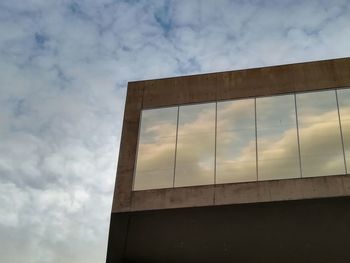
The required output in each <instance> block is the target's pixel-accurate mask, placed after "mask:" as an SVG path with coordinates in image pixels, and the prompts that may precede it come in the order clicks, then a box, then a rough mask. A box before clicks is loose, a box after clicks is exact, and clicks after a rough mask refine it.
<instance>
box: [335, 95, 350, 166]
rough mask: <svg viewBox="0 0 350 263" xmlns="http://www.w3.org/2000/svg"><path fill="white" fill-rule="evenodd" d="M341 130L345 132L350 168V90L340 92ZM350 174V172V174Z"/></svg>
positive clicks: (344, 138) (346, 154)
mask: <svg viewBox="0 0 350 263" xmlns="http://www.w3.org/2000/svg"><path fill="white" fill-rule="evenodd" d="M337 92H338V102H339V113H340V121H341V128H342V132H343V141H344V150H345V157H346V167H347V170H348V171H349V168H350V89H342V90H338V91H337ZM348 173H349V172H348Z"/></svg>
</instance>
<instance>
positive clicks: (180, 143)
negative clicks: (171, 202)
mask: <svg viewBox="0 0 350 263" xmlns="http://www.w3.org/2000/svg"><path fill="white" fill-rule="evenodd" d="M215 109H216V103H206V104H196V105H188V106H180V109H179V127H178V138H177V152H176V168H175V187H178V186H190V185H205V184H213V183H214V159H215Z"/></svg>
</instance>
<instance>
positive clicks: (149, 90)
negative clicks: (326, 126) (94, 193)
mask: <svg viewBox="0 0 350 263" xmlns="http://www.w3.org/2000/svg"><path fill="white" fill-rule="evenodd" d="M347 86H349V87H350V58H344V59H334V60H326V61H317V62H308V63H299V64H291V65H282V66H273V67H265V68H256V69H247V70H238V71H229V72H219V73H210V74H202V75H194V76H185V77H175V78H166V79H159V80H145V81H138V82H130V83H129V84H128V92H127V98H126V104H125V112H124V122H123V130H122V136H121V145H120V153H119V160H118V169H117V177H116V186H115V193H114V200H113V208H112V212H117V213H118V212H128V211H138V210H152V209H161V208H180V207H193V206H211V205H222V204H237V203H255V202H267V201H280V200H297V199H308V198H322V197H334V196H348V195H350V179H349V178H348V177H347V176H346V175H340V176H329V177H321V178H304V179H290V180H281V181H265V182H249V183H238V184H225V185H210V186H193V187H182V188H169V189H161V190H147V191H136V192H133V191H131V190H132V181H133V173H134V164H135V157H136V149H137V136H138V129H139V121H140V113H141V110H142V109H147V108H155V107H160V106H171V105H179V104H181V105H183V104H188V103H199V102H211V101H218V100H225V99H238V98H247V97H258V96H270V95H276V94H283V93H290V92H301V91H312V90H321V89H330V88H338V87H347Z"/></svg>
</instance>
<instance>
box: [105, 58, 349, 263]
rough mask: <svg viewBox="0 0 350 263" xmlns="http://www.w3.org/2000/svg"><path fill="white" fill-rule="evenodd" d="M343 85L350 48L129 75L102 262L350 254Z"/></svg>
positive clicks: (317, 258)
mask: <svg viewBox="0 0 350 263" xmlns="http://www.w3.org/2000/svg"><path fill="white" fill-rule="evenodd" d="M348 87H350V59H349V58H344V59H334V60H326V61H317V62H308V63H299V64H291V65H282V66H273V67H265V68H256V69H247V70H239V71H230V72H220V73H210V74H203V75H194V76H185V77H175V78H167V79H159V80H146V81H137V82H130V83H129V84H128V92H127V99H126V104H125V113H124V122H123V131H122V137H121V145H120V153H119V161H118V170H117V177H116V186H115V193H114V200H113V208H112V214H111V222H110V232H109V243H108V251H107V262H350V254H349V253H348V251H349V249H350V242H349V237H350V226H349V224H350V223H349V222H350V179H349V176H348V174H349V172H348V169H349V168H348V166H350V165H349V164H350V163H349V162H350V156H349V155H350V133H349V132H350V121H349V119H350V115H349V114H350V100H349V99H348V98H350V89H348ZM288 105H289V106H288ZM230 110H232V112H231V111H230ZM227 113H228V114H227ZM236 113H237V114H236ZM225 114H226V115H225ZM236 115H237V116H236ZM210 116H212V118H211V117H210ZM227 116H229V117H227ZM230 116H231V117H230ZM233 116H236V117H233ZM323 116H324V117H323ZM322 118H326V120H324V119H322ZM228 119H229V120H228ZM248 120H249V121H248ZM186 121H187V122H186ZM196 123H197V124H196ZM201 124H203V126H200V125H201ZM196 125H197V126H196ZM211 125H212V126H211ZM159 127H160V128H159ZM210 127H212V128H210ZM159 129H160V130H162V131H160V132H159V131H158V130H159ZM206 129H208V131H207V130H206ZM210 129H211V130H210ZM164 134H165V135H164ZM203 134H205V136H204V135H203ZM222 138H225V139H224V140H223V139H222ZM196 140H197V141H196ZM211 141H212V144H211ZM191 143H193V145H188V144H191ZM186 147H187V148H186ZM169 149H170V150H169ZM232 149H233V150H232ZM192 150H193V153H192ZM188 152H191V155H189V154H188ZM157 158H158V159H157ZM157 160H158V161H157ZM159 160H161V161H159Z"/></svg>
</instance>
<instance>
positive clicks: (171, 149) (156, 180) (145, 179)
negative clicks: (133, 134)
mask: <svg viewBox="0 0 350 263" xmlns="http://www.w3.org/2000/svg"><path fill="white" fill-rule="evenodd" d="M177 114H178V107H171V108H160V109H153V110H144V111H142V117H141V127H140V135H139V145H138V152H137V161H136V170H135V179H134V190H146V189H157V188H168V187H173V179H174V165H175V164H174V162H175V142H176V125H177Z"/></svg>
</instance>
